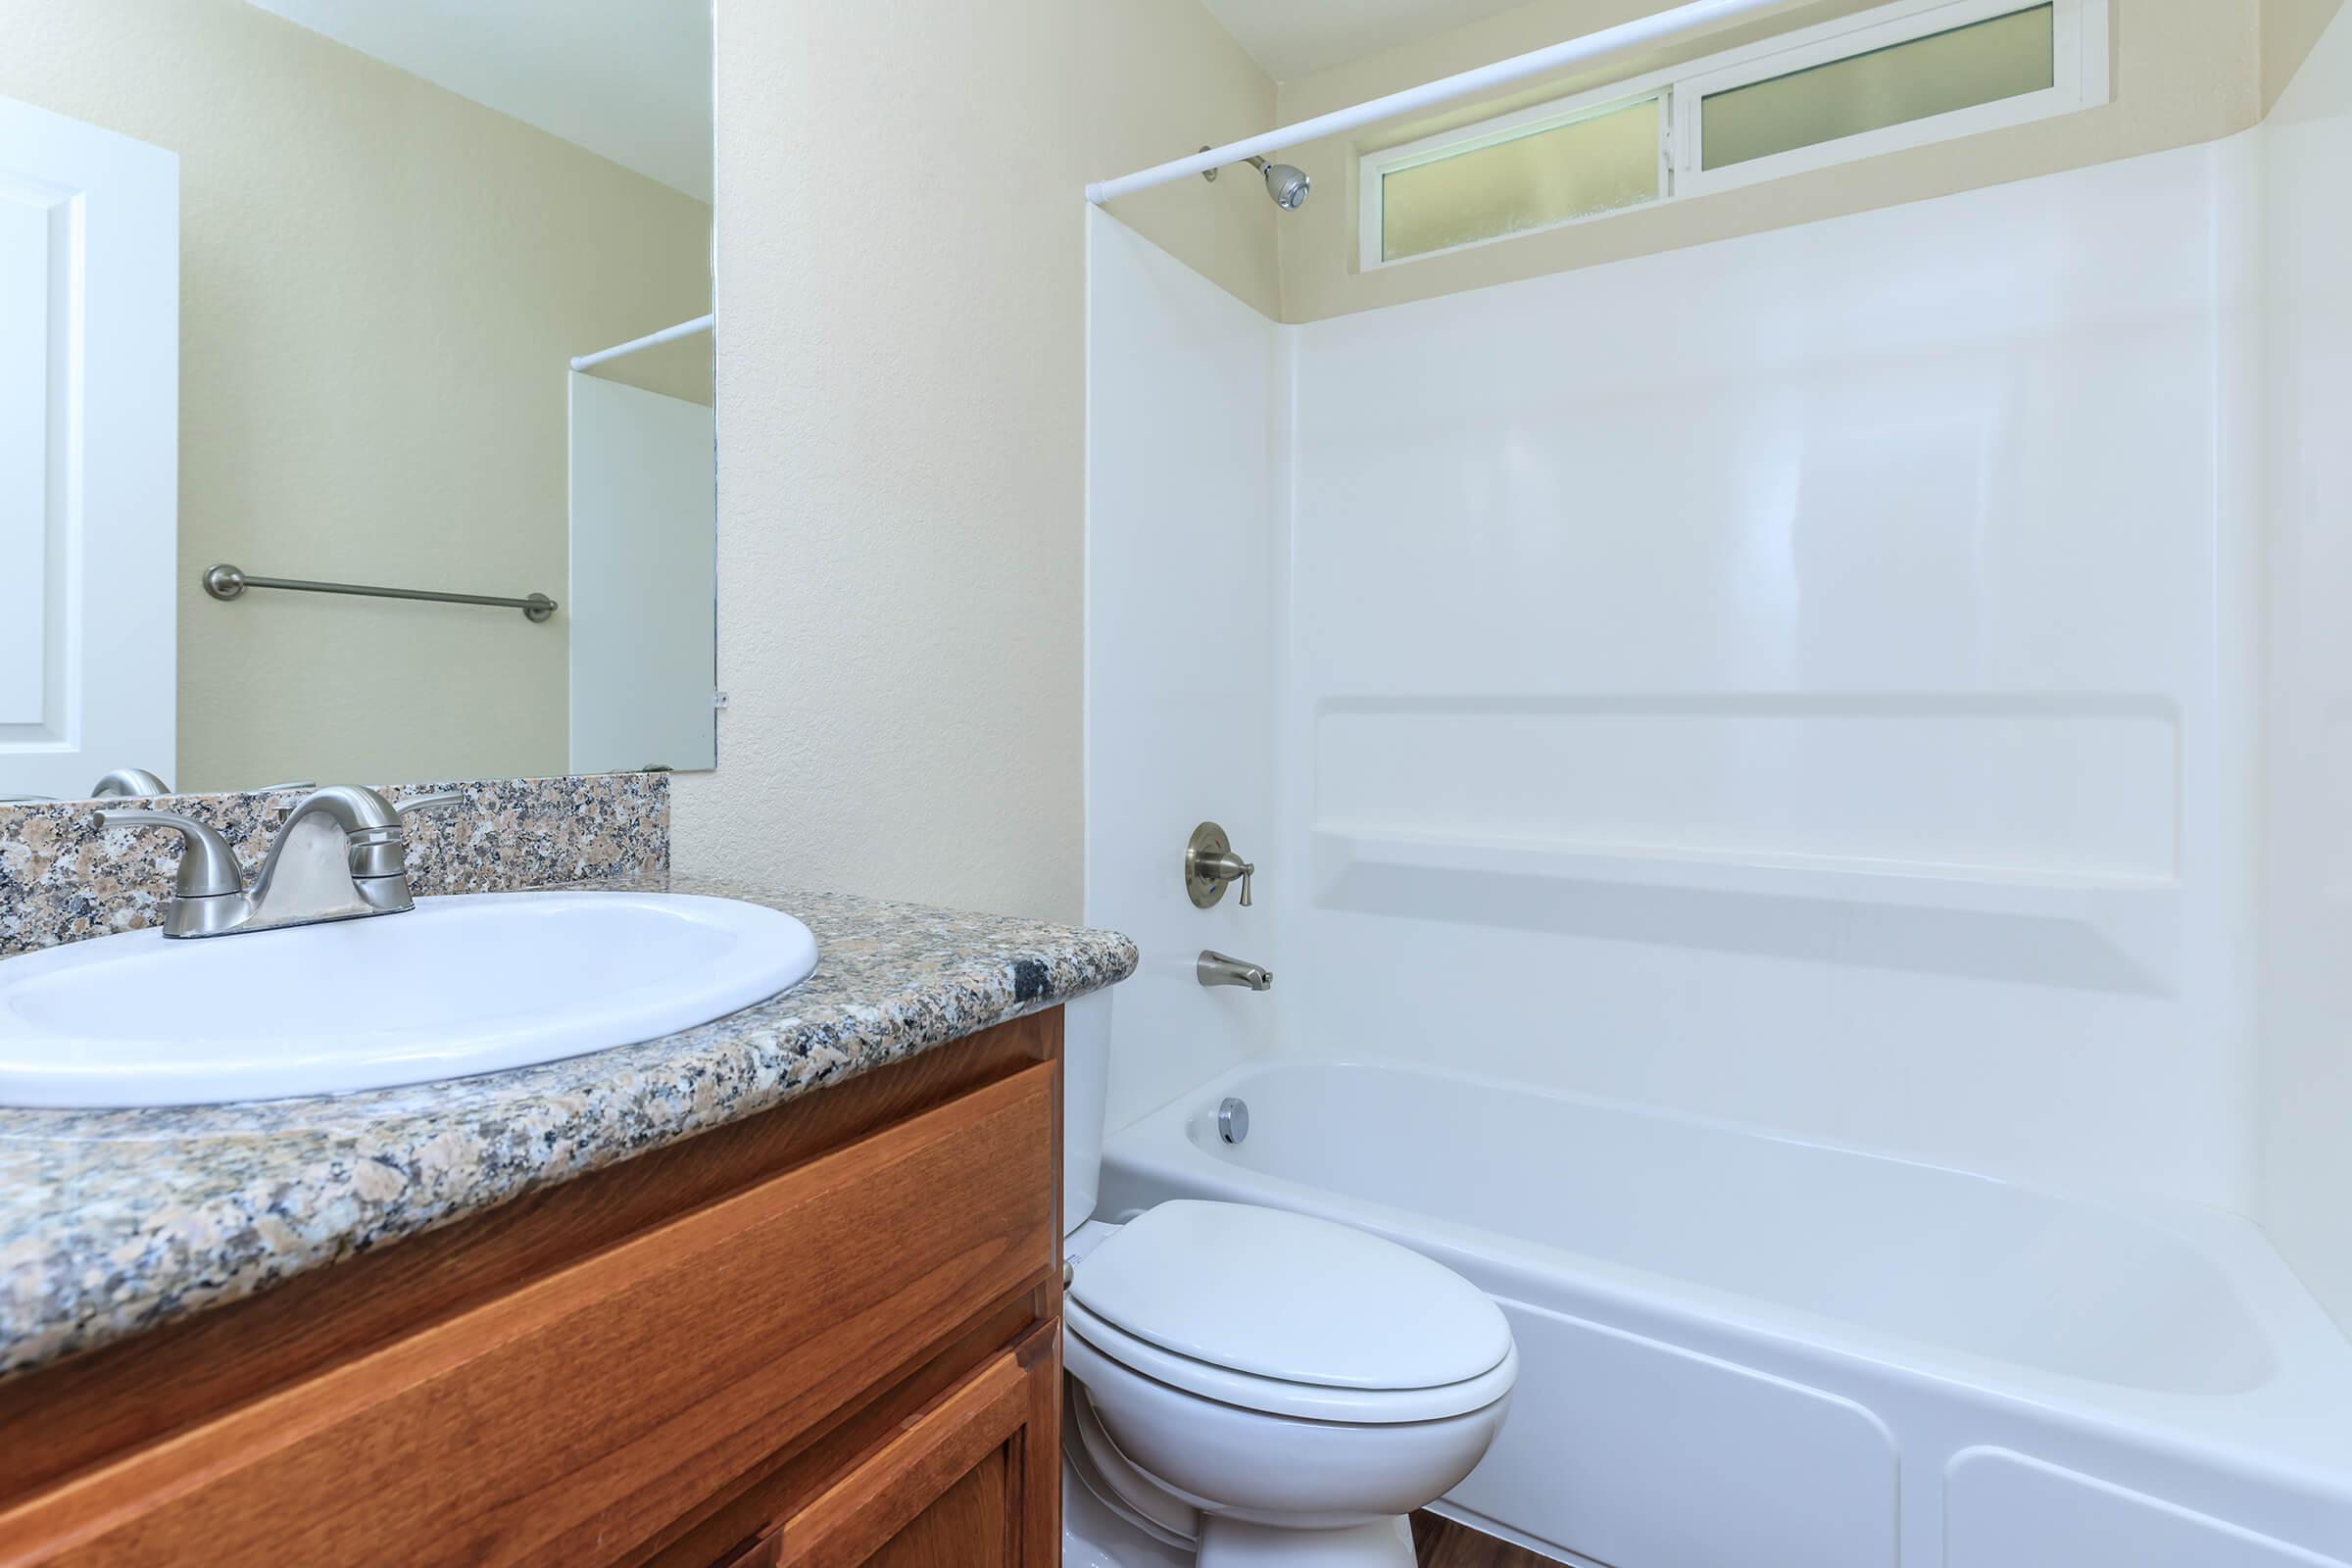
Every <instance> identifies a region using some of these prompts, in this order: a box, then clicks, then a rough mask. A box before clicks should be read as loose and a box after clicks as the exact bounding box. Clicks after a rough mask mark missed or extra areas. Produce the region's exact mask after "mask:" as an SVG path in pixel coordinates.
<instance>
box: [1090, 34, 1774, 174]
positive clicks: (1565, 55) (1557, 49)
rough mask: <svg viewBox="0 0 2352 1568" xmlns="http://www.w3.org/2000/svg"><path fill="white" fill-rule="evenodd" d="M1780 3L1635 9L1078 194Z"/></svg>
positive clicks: (1194, 170)
mask: <svg viewBox="0 0 2352 1568" xmlns="http://www.w3.org/2000/svg"><path fill="white" fill-rule="evenodd" d="M1785 3H1786V0H1691V3H1690V4H1688V5H1680V6H1676V7H1675V8H1674V9H1673V10H1671V11H1661V12H1659V13H1658V14H1657V15H1656V16H1654V17H1637V18H1635V19H1634V20H1633V21H1631V22H1621V23H1619V24H1618V25H1616V26H1614V27H1603V28H1602V29H1601V30H1600V31H1598V32H1589V33H1586V34H1585V35H1584V36H1583V37H1581V38H1570V39H1568V40H1566V41H1565V42H1562V43H1555V44H1549V45H1546V46H1545V47H1544V48H1542V49H1535V50H1531V51H1529V52H1528V53H1526V54H1523V55H1513V56H1512V57H1511V58H1510V59H1508V60H1497V61H1495V63H1494V64H1493V65H1490V66H1479V67H1477V68H1475V69H1473V70H1470V71H1464V72H1458V73H1455V74H1453V75H1450V76H1444V77H1440V78H1439V79H1438V80H1436V81H1425V82H1423V83H1422V84H1421V85H1420V86H1418V87H1407V88H1405V89H1404V90H1403V91H1402V92H1393V93H1390V94H1389V95H1388V96H1387V97H1386V98H1374V99H1372V100H1370V101H1369V102H1367V103H1360V104H1357V105H1356V106H1355V107H1354V108H1352V109H1335V110H1333V111H1332V112H1331V113H1330V114H1328V115H1317V116H1316V117H1315V118H1314V119H1312V120H1301V121H1300V122H1299V123H1297V124H1295V125H1284V126H1282V127H1281V128H1280V129H1277V130H1269V131H1265V132H1262V133H1260V134H1258V135H1255V136H1251V137H1249V138H1248V139H1246V140H1243V141H1237V142H1229V143H1227V144H1226V145H1225V146H1222V147H1212V148H1210V149H1209V150H1208V151H1206V152H1201V153H1195V154H1194V155H1193V156H1192V157H1190V158H1179V159H1176V160H1175V161H1173V162H1172V163H1165V164H1158V165H1155V166H1154V167H1152V168H1151V169H1146V170H1143V171H1141V172H1137V173H1133V174H1123V175H1121V176H1120V177H1119V178H1117V179H1103V180H1097V181H1096V182H1095V183H1093V184H1091V185H1089V186H1087V187H1086V199H1087V200H1088V201H1090V202H1093V203H1094V204H1095V205H1096V206H1098V207H1100V206H1102V205H1103V203H1104V202H1107V201H1111V200H1114V199H1115V198H1117V197H1120V196H1128V195H1132V194H1134V193H1135V192H1136V191H1139V190H1150V189H1151V188H1152V186H1154V185H1165V184H1168V183H1169V182H1170V181H1172V180H1179V179H1183V178H1184V177H1185V176H1186V175H1188V174H1201V173H1206V172H1208V171H1209V170H1212V169H1222V168H1224V167H1225V166H1226V165H1227V164H1238V163H1240V162H1242V161H1243V160H1244V159H1247V158H1263V157H1267V156H1269V155H1271V154H1274V153H1278V152H1281V151H1283V150H1284V149H1285V148H1289V147H1296V146H1298V145H1299V143H1301V142H1309V141H1314V140H1317V139H1318V138H1321V137H1324V136H1336V135H1338V134H1339V133H1340V132H1342V131H1345V130H1354V129H1355V128H1356V127H1358V126H1359V125H1369V124H1371V123H1373V122H1374V121H1378V120H1387V119H1390V118H1391V117H1393V116H1397V115H1401V114H1407V113H1409V112H1411V111H1413V110H1416V109H1428V108H1431V107H1433V106H1435V105H1437V104H1443V103H1450V102H1451V101H1452V100H1454V99H1456V98H1466V97H1468V96H1469V95H1470V94H1472V93H1475V92H1481V91H1484V90H1485V89H1487V88H1489V87H1504V86H1508V85H1510V84H1511V83H1512V82H1515V81H1525V80H1526V79H1527V78H1528V77H1530V76H1538V75H1542V74H1543V73H1545V72H1547V71H1554V70H1557V69H1558V68H1559V67H1561V66H1570V65H1575V64H1577V63H1578V62H1580V61H1585V60H1592V59H1594V58H1596V57H1598V56H1601V55H1605V54H1611V53H1613V52H1615V51H1617V50H1620V49H1630V48H1632V47H1634V46H1635V45H1637V44H1645V43H1654V42H1656V41H1657V40H1659V39H1660V38H1664V37H1666V36H1668V35H1669V34H1672V33H1677V32H1681V31H1684V30H1686V29H1688V28H1691V27H1695V26H1698V25H1701V24H1703V23H1709V22H1721V21H1725V20H1727V19H1730V18H1733V17H1739V16H1744V15H1746V14H1747V13H1748V12H1751V11H1765V10H1771V9H1774V8H1776V7H1778V6H1781V5H1783V4H1785Z"/></svg>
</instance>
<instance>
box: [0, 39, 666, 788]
mask: <svg viewBox="0 0 2352 1568" xmlns="http://www.w3.org/2000/svg"><path fill="white" fill-rule="evenodd" d="M0 38H5V39H6V40H7V43H6V46H5V47H0V94H6V95H7V96H10V97H13V98H19V99H23V100H25V101H27V102H30V103H34V104H37V105H39V106H40V107H42V108H45V109H50V110H54V111H56V112H57V113H60V114H64V115H70V116H72V117H73V118H74V119H77V120H83V121H87V122H90V123H94V124H98V125H101V126H104V127H105V128H106V129H109V130H113V131H119V132H121V133H123V134H124V135H128V136H133V137H136V138H138V139H139V140H141V141H145V142H151V143H153V144H155V145H157V146H161V147H165V148H169V149H170V150H171V151H172V152H175V153H177V154H178V155H179V159H180V179H181V210H182V214H183V218H182V225H183V226H182V232H181V241H180V256H181V265H180V277H181V313H180V315H181V344H180V356H181V357H180V561H179V564H180V603H179V678H180V706H179V735H180V743H179V744H180V755H179V758H178V759H177V760H176V762H174V760H172V759H169V758H158V759H150V758H123V759H121V761H122V762H123V763H126V764H128V763H135V764H137V765H140V766H145V767H154V768H158V769H159V770H162V771H164V772H165V773H166V774H167V776H169V777H170V778H171V780H172V783H173V784H175V785H178V786H179V787H180V788H182V789H216V788H232V787H237V786H250V785H254V784H264V783H272V782H275V781H277V780H280V779H288V778H321V779H328V780H332V779H345V780H350V779H368V778H394V779H398V778H426V777H450V776H456V777H482V776H487V775H511V774H522V773H547V772H556V771H560V770H561V769H562V768H563V767H564V617H563V616H561V615H559V616H558V617H557V618H556V619H555V620H554V621H553V622H552V623H550V624H548V625H544V626H534V625H531V624H530V623H529V622H527V621H525V620H524V619H523V618H522V616H520V615H519V614H508V613H499V612H494V611H485V610H479V609H473V608H468V607H464V606H455V605H403V604H393V603H388V602H385V601H380V600H362V599H331V600H330V599H319V598H312V597H307V596H293V595H281V596H275V597H269V598H265V597H263V596H260V595H256V596H255V597H254V598H253V599H250V600H248V601H246V602H244V603H242V604H237V605H221V604H216V603H214V602H213V601H212V600H210V599H208V598H206V597H205V596H204V594H203V592H202V590H201V589H200V588H199V587H198V586H197V577H198V574H199V573H200V572H201V571H202V570H203V568H204V567H205V566H206V565H208V564H212V563H214V562H216V561H230V562H234V563H236V564H239V565H242V566H244V567H245V568H246V569H248V570H250V571H255V572H260V573H264V574H269V575H277V576H289V577H324V578H342V579H347V580H352V581H360V582H384V583H392V584H403V585H415V586H419V587H436V588H452V589H460V590H471V591H475V592H483V593H494V594H523V593H529V592H533V591H537V592H541V593H548V594H553V595H555V596H556V597H557V598H559V599H560V598H562V597H563V594H564V554H565V552H564V536H565V528H566V520H565V494H564V485H565V477H564V475H565V469H564V444H565V417H564V362H565V360H566V359H567V358H568V357H569V356H571V355H573V354H577V353H582V352H585V351H587V350H590V349H596V348H603V347H606V346H609V345H610V344H613V343H616V342H619V341H621V340H623V339H625V338H630V337H634V336H637V335H639V334H640V333H643V332H646V331H649V330H651V329H652V328H654V327H657V326H663V325H667V324H669V323H670V322H671V321H674V320H682V319H688V318H691V317H694V316H699V315H701V314H703V313H704V312H705V311H707V310H709V309H710V297H711V295H710V289H711V281H710V266H709V247H710V241H709V231H710V220H711V210H710V209H709V208H708V207H706V206H704V205H703V204H702V203H700V202H697V201H694V200H693V199H691V198H689V197H686V196H682V195H680V194H678V193H677V192H675V191H673V190H670V189H669V188H667V187H666V186H662V185H659V184H656V183H655V182H654V181H652V180H650V179H647V178H645V177H644V176H642V175H639V174H633V173H630V172H628V171H626V170H623V169H621V168H620V167H619V166H617V165H614V164H611V163H608V162H606V161H605V160H603V159H601V158H598V157H596V156H594V155H593V154H590V153H587V152H584V151H582V150H581V149H579V148H577V147H574V146H572V145H571V144H570V143H568V142H564V141H559V140H557V139H556V138H555V137H553V136H550V135H548V134H546V133H545V132H543V131H539V130H534V129H532V128H531V127H529V126H527V125H525V124H523V123H521V122H519V121H515V120H510V119H508V118H507V117H506V116H504V115H500V114H497V113H495V112H493V111H491V110H488V109H484V108H482V107H481V106H479V105H477V104H474V103H471V102H469V101H467V100H466V99H463V98H459V97H457V96H455V95H453V94H451V93H448V92H445V91H443V90H442V89H440V88H438V87H435V86H432V85H431V84H429V83H427V82H425V81H423V80H421V79H419V78H417V77H416V76H412V75H409V74H408V73H405V72H400V71H395V70H393V69H392V68H391V67H388V66H384V65H381V64H379V63H377V62H375V61H373V60H370V59H368V57H366V56H364V55H360V54H357V53H355V52H353V51H351V50H349V49H346V48H344V47H342V46H341V45H339V44H336V43H333V42H331V41H329V40H327V39H325V38H322V37H320V36H319V35H318V34H316V33H312V32H308V31H305V30H304V29H302V28H300V27H297V26H295V25H293V24H291V23H288V22H284V21H281V20H280V19H278V18H276V17H273V16H271V15H270V14H269V13H267V12H265V11H261V10H259V9H257V8H255V7H252V6H248V5H245V4H243V3H241V0H172V3H171V4H168V5H166V4H156V3H153V0H73V3H72V4H59V3H57V0H0ZM669 354H670V357H669V358H668V359H667V360H665V361H659V362H658V361H655V360H651V359H649V360H644V361H639V362H635V363H634V364H633V365H632V366H631V368H630V371H629V372H628V373H630V374H631V375H632V376H634V377H636V378H638V379H640V380H643V381H646V382H648V383H649V384H653V385H654V386H655V389H656V390H659V391H666V392H670V393H673V394H674V395H678V396H699V397H701V398H703V399H705V400H707V399H708V397H709V384H710V383H709V363H710V361H709V349H708V344H707V341H706V342H705V343H702V344H696V345H690V346H686V347H684V348H681V349H677V350H672V351H669ZM387 672H396V673H397V676H398V678H397V679H387V678H386V675H387ZM4 783H5V781H0V784H4Z"/></svg>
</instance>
